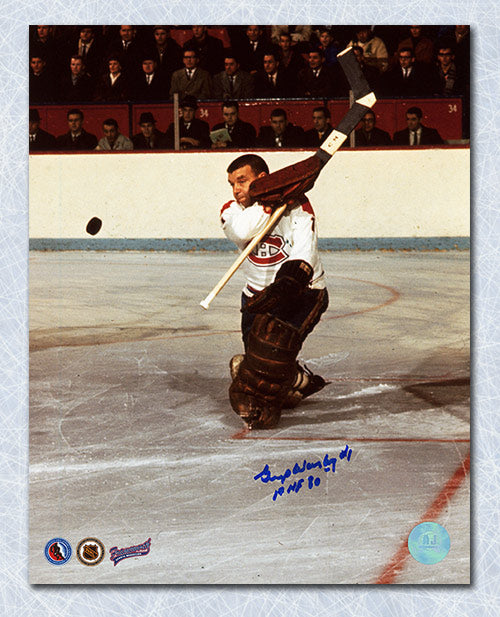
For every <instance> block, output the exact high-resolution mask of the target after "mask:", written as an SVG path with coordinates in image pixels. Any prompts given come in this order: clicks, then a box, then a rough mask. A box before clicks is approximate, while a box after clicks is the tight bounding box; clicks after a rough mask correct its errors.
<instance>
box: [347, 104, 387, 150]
mask: <svg viewBox="0 0 500 617" xmlns="http://www.w3.org/2000/svg"><path fill="white" fill-rule="evenodd" d="M375 122H376V118H375V113H374V112H373V111H372V110H371V109H370V110H369V111H367V112H366V113H365V115H364V116H363V118H362V119H361V128H360V129H357V130H356V132H355V142H354V143H355V145H356V147H357V148H358V147H361V148H363V147H367V146H390V145H392V140H391V136H390V135H389V133H387V132H386V131H383V130H382V129H379V128H378V127H376V126H375Z"/></svg>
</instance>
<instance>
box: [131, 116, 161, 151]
mask: <svg viewBox="0 0 500 617" xmlns="http://www.w3.org/2000/svg"><path fill="white" fill-rule="evenodd" d="M139 128H140V129H141V132H140V133H137V134H136V135H134V136H133V137H132V143H133V145H134V150H158V149H160V148H162V147H163V145H164V143H163V141H164V138H165V135H164V134H163V133H162V132H161V131H159V130H158V129H157V128H156V120H155V118H154V116H153V114H152V113H151V112H149V111H146V112H144V113H142V114H141V116H140V118H139Z"/></svg>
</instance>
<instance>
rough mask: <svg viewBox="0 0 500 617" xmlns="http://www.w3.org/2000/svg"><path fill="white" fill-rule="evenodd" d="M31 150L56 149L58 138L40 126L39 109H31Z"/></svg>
mask: <svg viewBox="0 0 500 617" xmlns="http://www.w3.org/2000/svg"><path fill="white" fill-rule="evenodd" d="M29 137H30V143H29V151H30V152H37V151H40V150H54V149H55V146H56V138H55V137H54V135H51V134H50V133H47V131H44V130H43V129H41V128H40V114H39V113H38V109H30V112H29Z"/></svg>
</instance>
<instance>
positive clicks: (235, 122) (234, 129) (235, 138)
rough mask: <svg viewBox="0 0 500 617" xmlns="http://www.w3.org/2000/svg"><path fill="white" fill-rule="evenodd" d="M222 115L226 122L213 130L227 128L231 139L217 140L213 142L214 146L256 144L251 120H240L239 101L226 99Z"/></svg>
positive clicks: (251, 146) (228, 146) (217, 125)
mask: <svg viewBox="0 0 500 617" xmlns="http://www.w3.org/2000/svg"><path fill="white" fill-rule="evenodd" d="M222 117H223V118H224V122H220V123H219V124H216V125H215V126H214V127H213V129H212V131H217V130H218V129H223V128H226V129H227V131H228V133H229V136H230V138H231V141H222V140H219V141H216V142H215V143H213V144H212V148H253V147H254V146H255V138H256V132H255V129H254V127H253V126H252V125H251V124H250V123H249V122H243V120H240V118H239V108H238V102H237V101H225V102H224V103H223V104H222Z"/></svg>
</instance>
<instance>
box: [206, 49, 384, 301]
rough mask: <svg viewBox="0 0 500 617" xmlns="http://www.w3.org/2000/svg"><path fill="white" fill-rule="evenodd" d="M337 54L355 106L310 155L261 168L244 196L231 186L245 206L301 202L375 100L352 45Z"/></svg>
mask: <svg viewBox="0 0 500 617" xmlns="http://www.w3.org/2000/svg"><path fill="white" fill-rule="evenodd" d="M337 57H338V59H339V62H340V65H341V66H342V68H343V70H344V72H345V74H346V77H347V79H348V81H349V85H350V87H351V90H352V92H353V94H354V97H355V102H354V105H353V106H352V107H351V108H350V109H349V111H348V112H347V114H346V115H345V116H344V118H342V120H341V121H340V122H339V124H338V126H337V127H336V128H335V129H334V130H333V131H332V132H331V133H330V135H329V136H328V138H327V139H326V141H325V142H324V143H323V144H322V145H321V147H320V148H319V149H318V150H317V152H316V153H315V154H314V155H313V156H311V157H309V158H307V159H305V160H303V161H300V162H299V163H295V164H293V165H289V166H288V167H284V168H283V169H280V170H278V171H275V172H273V173H272V174H269V173H268V171H267V173H266V172H265V171H263V170H260V171H259V172H258V173H256V174H255V175H254V179H253V180H252V181H251V183H247V184H246V185H245V190H246V193H245V196H243V193H242V192H241V191H239V190H238V191H237V192H235V188H234V187H233V195H234V196H235V199H236V201H238V203H241V205H244V206H245V207H246V206H247V205H250V204H252V203H254V202H255V201H258V202H259V203H261V204H263V205H264V206H266V207H269V208H273V209H275V208H277V207H279V208H281V212H282V213H283V212H285V209H286V208H285V207H284V206H285V205H286V203H287V202H290V201H293V200H299V201H300V200H301V199H302V197H303V196H304V194H305V193H307V192H308V191H310V190H311V189H312V187H313V186H314V183H315V182H316V179H317V177H318V176H319V173H320V171H321V169H322V168H323V166H324V165H325V164H326V163H327V162H328V161H329V160H330V159H331V158H332V156H333V155H334V154H335V152H336V151H337V150H338V149H339V148H340V146H341V145H342V144H343V143H344V141H345V140H346V139H347V137H348V135H349V134H350V133H351V131H353V130H354V129H355V127H356V125H357V124H358V122H359V121H360V120H361V118H362V117H363V116H364V114H365V113H366V111H367V110H368V109H370V108H371V107H373V105H374V104H375V102H376V100H377V99H376V97H375V94H374V93H373V92H372V91H371V90H370V86H369V85H368V82H367V81H366V78H365V76H364V75H363V72H362V71H361V67H360V66H359V63H358V61H357V60H356V57H355V55H354V52H353V50H352V47H349V48H347V49H346V50H344V51H343V52H341V53H340V54H338V56H337ZM244 156H252V155H244ZM240 158H241V157H240ZM259 158H260V157H259ZM260 160H263V159H260ZM264 164H265V162H264ZM266 167H267V165H266ZM234 171H235V170H234V169H233V172H234ZM228 173H229V170H228ZM243 198H244V199H245V200H246V201H245V202H243V201H242V199H243ZM275 213H276V211H275ZM268 232H269V229H268V228H267V227H266V228H264V230H263V231H262V232H260V234H258V235H257V236H255V237H254V238H253V240H252V243H253V245H254V246H255V245H256V244H258V243H259V242H260V240H261V239H262V237H263V236H264V235H265V234H267V233H268ZM243 261H244V260H241V259H240V258H238V259H237V260H236V262H235V263H234V264H233V265H232V266H231V268H230V269H229V270H228V272H226V274H225V275H224V276H223V277H222V279H221V280H220V281H219V282H218V283H217V285H216V286H215V287H214V288H213V289H212V291H211V292H210V293H209V294H208V296H207V297H206V298H205V299H204V300H202V301H201V302H200V305H201V306H202V307H203V308H204V309H208V306H209V304H210V302H212V300H213V299H214V298H215V297H216V295H217V294H218V293H219V292H220V291H221V289H222V288H223V287H224V286H225V284H226V283H227V281H228V280H229V279H230V278H231V276H232V275H233V274H234V273H235V272H236V270H237V269H238V268H239V267H240V265H241V264H242V263H243ZM228 275H229V276H228Z"/></svg>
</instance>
